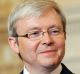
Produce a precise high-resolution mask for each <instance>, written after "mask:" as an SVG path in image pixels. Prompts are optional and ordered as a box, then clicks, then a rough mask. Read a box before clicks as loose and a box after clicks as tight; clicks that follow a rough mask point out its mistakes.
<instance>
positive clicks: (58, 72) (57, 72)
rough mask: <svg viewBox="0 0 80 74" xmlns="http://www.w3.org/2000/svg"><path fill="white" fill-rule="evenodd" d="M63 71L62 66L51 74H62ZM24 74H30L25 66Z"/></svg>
mask: <svg viewBox="0 0 80 74" xmlns="http://www.w3.org/2000/svg"><path fill="white" fill-rule="evenodd" d="M61 71H62V66H61V64H60V65H59V66H58V67H57V68H56V69H55V70H54V71H53V72H52V73H51V74H60V73H61ZM23 74H30V73H29V72H28V71H27V69H26V68H25V66H24V69H23Z"/></svg>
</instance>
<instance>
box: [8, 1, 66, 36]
mask: <svg viewBox="0 0 80 74" xmlns="http://www.w3.org/2000/svg"><path fill="white" fill-rule="evenodd" d="M49 7H51V8H53V9H55V11H56V12H57V13H58V14H59V15H60V17H61V20H62V24H63V28H64V31H65V25H66V20H65V17H64V15H63V14H62V12H61V11H60V8H59V6H58V5H57V3H56V2H54V1H52V0H25V1H23V2H22V3H20V4H19V5H18V6H17V7H16V8H15V9H14V10H13V11H12V13H11V14H10V16H9V19H8V32H9V35H10V36H15V35H16V28H15V23H16V21H17V20H18V19H20V18H22V17H24V16H26V17H28V18H31V17H36V16H40V15H41V14H42V12H43V11H44V10H45V9H46V8H49Z"/></svg>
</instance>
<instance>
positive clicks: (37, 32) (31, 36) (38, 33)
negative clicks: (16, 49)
mask: <svg viewBox="0 0 80 74" xmlns="http://www.w3.org/2000/svg"><path fill="white" fill-rule="evenodd" d="M40 33H41V32H40V31H33V32H30V33H29V34H28V36H29V38H35V37H38V36H40Z"/></svg>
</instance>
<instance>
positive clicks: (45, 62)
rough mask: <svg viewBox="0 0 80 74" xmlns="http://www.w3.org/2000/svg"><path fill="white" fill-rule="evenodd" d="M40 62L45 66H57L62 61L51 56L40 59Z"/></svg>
mask: <svg viewBox="0 0 80 74" xmlns="http://www.w3.org/2000/svg"><path fill="white" fill-rule="evenodd" d="M39 63H40V65H42V66H43V67H47V68H48V67H52V66H53V67H56V66H58V65H59V63H60V61H59V60H57V59H51V58H49V59H46V60H45V59H44V60H41V61H39Z"/></svg>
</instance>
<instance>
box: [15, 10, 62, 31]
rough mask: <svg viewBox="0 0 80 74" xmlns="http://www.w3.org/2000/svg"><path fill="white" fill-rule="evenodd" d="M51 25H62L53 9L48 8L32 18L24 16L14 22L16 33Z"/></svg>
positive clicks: (46, 27) (45, 27)
mask: <svg viewBox="0 0 80 74" xmlns="http://www.w3.org/2000/svg"><path fill="white" fill-rule="evenodd" d="M51 26H55V27H62V22H61V18H60V16H59V14H58V13H57V12H56V11H55V10H54V9H53V10H50V9H48V10H46V11H44V12H43V13H42V15H40V16H36V17H32V18H27V17H26V16H25V17H23V18H20V19H19V20H18V21H17V22H16V28H17V33H19V32H21V33H24V32H27V31H28V30H31V29H32V28H35V27H36V28H40V29H48V28H49V27H51Z"/></svg>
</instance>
